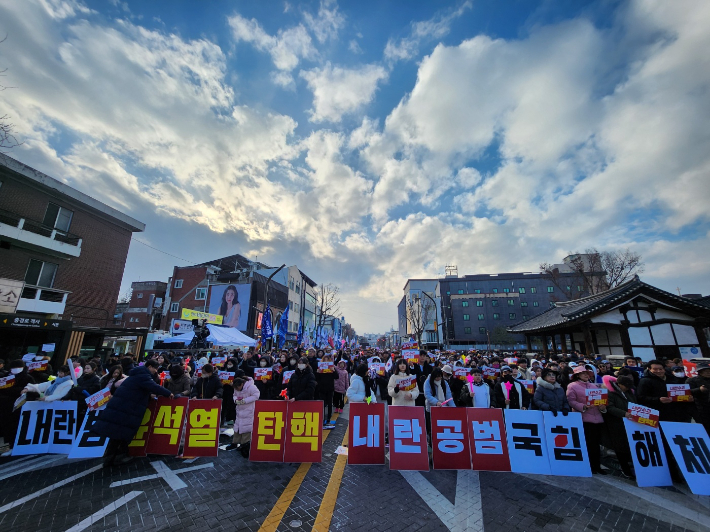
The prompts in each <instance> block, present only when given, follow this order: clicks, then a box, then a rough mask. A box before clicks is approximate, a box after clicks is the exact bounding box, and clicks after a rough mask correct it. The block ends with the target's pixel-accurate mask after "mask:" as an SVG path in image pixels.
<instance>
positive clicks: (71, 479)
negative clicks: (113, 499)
mask: <svg viewBox="0 0 710 532" xmlns="http://www.w3.org/2000/svg"><path fill="white" fill-rule="evenodd" d="M102 468H103V466H101V465H97V466H94V467H92V468H90V469H87V470H86V471H82V472H81V473H77V474H76V475H72V476H70V477H67V478H65V479H64V480H60V481H59V482H55V483H54V484H50V485H49V486H47V487H46V488H42V489H41V490H39V491H35V492H34V493H30V494H29V495H25V496H24V497H22V498H21V499H17V500H16V501H14V502H11V503H8V504H6V505H5V506H0V514H1V513H3V512H7V511H8V510H12V509H13V508H16V507H17V506H21V505H22V504H24V503H26V502H27V501H31V500H32V499H36V498H37V497H41V496H42V495H44V494H45V493H49V492H50V491H52V490H54V489H56V488H61V487H62V486H64V485H65V484H69V483H70V482H74V481H75V480H77V479H79V478H81V477H85V476H86V475H90V474H91V473H94V472H95V471H98V470H99V469H102Z"/></svg>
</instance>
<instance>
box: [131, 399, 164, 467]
mask: <svg viewBox="0 0 710 532" xmlns="http://www.w3.org/2000/svg"><path fill="white" fill-rule="evenodd" d="M156 405H157V401H150V402H148V408H146V409H145V413H144V414H143V419H142V421H141V425H140V427H138V431H137V432H136V435H135V436H133V440H131V443H129V444H128V454H130V455H131V456H139V457H140V456H146V455H147V453H146V444H147V443H148V437H149V436H150V427H151V426H153V420H154V419H155V413H156V412H157V408H156Z"/></svg>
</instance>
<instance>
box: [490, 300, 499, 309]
mask: <svg viewBox="0 0 710 532" xmlns="http://www.w3.org/2000/svg"><path fill="white" fill-rule="evenodd" d="M491 305H492V306H494V307H497V306H498V300H497V299H491Z"/></svg>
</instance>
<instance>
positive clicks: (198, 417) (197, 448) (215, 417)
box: [173, 399, 222, 458]
mask: <svg viewBox="0 0 710 532" xmlns="http://www.w3.org/2000/svg"><path fill="white" fill-rule="evenodd" d="M173 401H176V399H173ZM221 418H222V399H190V402H189V403H188V405H187V415H186V416H185V426H186V428H185V446H184V447H183V450H182V455H183V457H185V458H194V457H198V456H217V453H218V452H219V424H220V420H221Z"/></svg>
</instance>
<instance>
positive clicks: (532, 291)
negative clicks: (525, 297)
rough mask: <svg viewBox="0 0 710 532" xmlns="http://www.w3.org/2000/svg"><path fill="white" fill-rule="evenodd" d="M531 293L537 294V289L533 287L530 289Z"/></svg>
mask: <svg viewBox="0 0 710 532" xmlns="http://www.w3.org/2000/svg"><path fill="white" fill-rule="evenodd" d="M530 293H531V294H537V288H535V287H534V286H533V287H532V288H531V289H530Z"/></svg>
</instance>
